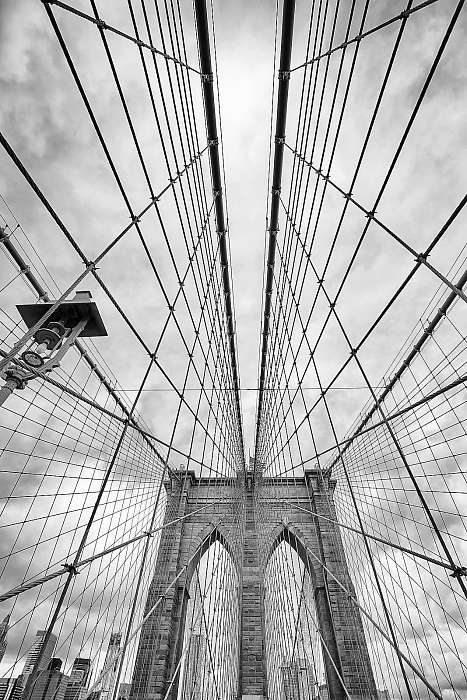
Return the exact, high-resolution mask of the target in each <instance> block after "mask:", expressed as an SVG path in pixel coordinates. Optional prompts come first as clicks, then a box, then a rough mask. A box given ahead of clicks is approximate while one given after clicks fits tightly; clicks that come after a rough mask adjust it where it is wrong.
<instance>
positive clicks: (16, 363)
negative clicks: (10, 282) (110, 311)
mask: <svg viewBox="0 0 467 700" xmlns="http://www.w3.org/2000/svg"><path fill="white" fill-rule="evenodd" d="M55 304H56V302H54V301H51V302H48V303H47V304H40V303H36V304H19V305H18V306H17V307H16V308H17V309H18V311H19V314H20V316H21V318H22V319H23V321H24V322H25V324H26V326H27V327H28V329H31V328H33V327H35V326H37V325H38V324H40V320H41V318H42V317H43V316H44V315H45V314H46V313H47V311H48V310H49V309H51V308H52V306H54V305H55ZM26 335H28V334H26ZM29 335H30V334H29ZM105 335H107V331H106V329H105V326H104V323H103V321H102V318H101V316H100V313H99V311H98V309H97V306H96V303H95V302H94V301H92V297H91V292H76V294H75V296H74V298H73V299H71V300H70V301H63V302H62V303H61V304H58V306H57V307H56V308H55V310H54V311H53V312H52V314H51V315H50V316H49V317H48V318H47V319H46V321H45V322H44V324H43V325H39V326H38V327H37V328H36V330H35V332H34V333H33V334H32V335H31V336H30V337H29V338H28V340H27V343H26V346H25V349H24V350H23V352H22V353H21V355H20V357H19V358H18V357H13V358H10V360H9V361H8V362H7V363H6V364H5V365H4V367H3V368H2V371H1V373H0V376H1V377H2V378H3V379H4V380H5V384H4V385H3V386H2V387H1V388H0V405H2V404H3V403H4V402H5V401H6V399H7V398H8V397H9V396H10V394H11V393H12V392H13V391H14V390H15V389H19V390H21V389H24V387H25V386H26V384H27V383H28V381H29V380H30V379H34V378H35V377H41V375H44V374H45V373H47V372H51V371H52V370H53V369H55V368H56V367H59V366H60V361H61V359H62V358H63V356H64V355H65V353H66V352H68V350H69V349H70V348H71V346H72V345H73V343H74V342H75V341H76V339H77V338H78V337H81V338H95V337H97V336H105ZM20 345H22V343H20Z"/></svg>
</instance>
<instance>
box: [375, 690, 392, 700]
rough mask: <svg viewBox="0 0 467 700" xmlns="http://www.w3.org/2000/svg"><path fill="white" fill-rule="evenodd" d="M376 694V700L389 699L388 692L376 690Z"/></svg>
mask: <svg viewBox="0 0 467 700" xmlns="http://www.w3.org/2000/svg"><path fill="white" fill-rule="evenodd" d="M376 692H377V694H378V700H390V698H389V690H386V689H384V690H380V689H379V688H378V690H377V691H376Z"/></svg>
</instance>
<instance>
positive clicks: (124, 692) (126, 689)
mask: <svg viewBox="0 0 467 700" xmlns="http://www.w3.org/2000/svg"><path fill="white" fill-rule="evenodd" d="M130 690H131V683H120V685H119V686H118V696H117V697H118V700H128V698H129V697H130Z"/></svg>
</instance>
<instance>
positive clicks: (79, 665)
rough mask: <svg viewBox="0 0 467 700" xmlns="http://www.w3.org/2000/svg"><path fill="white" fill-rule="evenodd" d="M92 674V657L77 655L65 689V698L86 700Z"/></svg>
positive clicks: (68, 699)
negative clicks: (84, 657)
mask: <svg viewBox="0 0 467 700" xmlns="http://www.w3.org/2000/svg"><path fill="white" fill-rule="evenodd" d="M90 676H91V659H83V658H81V657H77V658H76V659H75V660H74V661H73V666H72V668H71V673H70V680H69V681H68V685H67V687H66V690H65V700H84V698H85V697H86V693H87V687H88V683H89V679H90Z"/></svg>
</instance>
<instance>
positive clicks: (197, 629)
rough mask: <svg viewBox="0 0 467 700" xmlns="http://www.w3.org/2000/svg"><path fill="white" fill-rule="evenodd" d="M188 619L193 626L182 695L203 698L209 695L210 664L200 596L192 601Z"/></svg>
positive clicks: (189, 698)
mask: <svg viewBox="0 0 467 700" xmlns="http://www.w3.org/2000/svg"><path fill="white" fill-rule="evenodd" d="M187 620H190V621H191V624H192V627H191V630H190V631H189V632H190V637H189V647H188V651H187V655H186V660H185V668H184V674H183V691H182V696H181V697H182V700H201V698H204V697H209V695H208V693H207V685H208V683H209V676H208V671H209V668H208V666H209V664H208V662H207V652H208V650H207V639H206V631H205V625H204V619H203V604H202V602H201V601H200V599H199V598H197V599H196V601H195V603H194V604H193V603H192V602H191V601H190V606H189V609H188V612H187ZM205 686H206V687H205Z"/></svg>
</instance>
